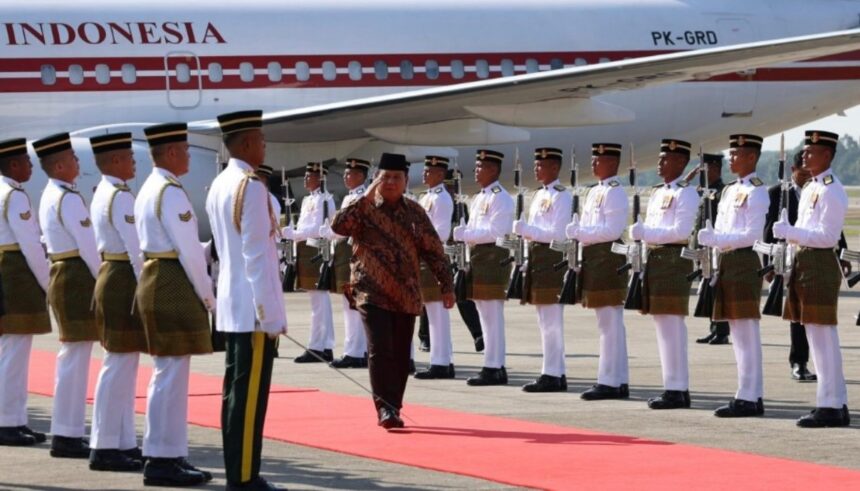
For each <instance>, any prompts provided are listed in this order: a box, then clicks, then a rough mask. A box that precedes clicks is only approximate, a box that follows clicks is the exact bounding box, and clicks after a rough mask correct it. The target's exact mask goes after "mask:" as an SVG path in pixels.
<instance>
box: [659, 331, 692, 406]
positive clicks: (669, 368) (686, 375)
mask: <svg viewBox="0 0 860 491" xmlns="http://www.w3.org/2000/svg"><path fill="white" fill-rule="evenodd" d="M653 317H654V323H655V324H657V348H658V349H659V351H660V365H661V366H662V367H663V388H664V389H666V390H688V389H689V388H690V371H689V366H688V364H687V325H686V324H684V316H682V315H664V314H658V315H655V316H653Z"/></svg>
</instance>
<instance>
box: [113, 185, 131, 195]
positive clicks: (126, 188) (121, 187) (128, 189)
mask: <svg viewBox="0 0 860 491" xmlns="http://www.w3.org/2000/svg"><path fill="white" fill-rule="evenodd" d="M113 187H115V188H116V189H117V190H119V191H125V192H127V193H130V192H131V188H130V187H128V185H127V184H125V183H123V182H120V183H116V184H114V185H113Z"/></svg>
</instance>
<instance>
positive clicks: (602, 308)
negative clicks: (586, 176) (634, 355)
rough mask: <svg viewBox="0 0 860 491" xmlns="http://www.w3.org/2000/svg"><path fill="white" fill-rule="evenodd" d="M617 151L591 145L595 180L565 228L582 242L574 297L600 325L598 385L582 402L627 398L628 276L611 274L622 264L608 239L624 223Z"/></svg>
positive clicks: (609, 145)
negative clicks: (579, 207)
mask: <svg viewBox="0 0 860 491" xmlns="http://www.w3.org/2000/svg"><path fill="white" fill-rule="evenodd" d="M621 150H622V146H621V145H620V144H617V143H595V144H594V145H592V147H591V171H592V173H593V174H594V177H596V178H597V179H598V181H597V184H595V185H594V186H593V187H592V188H591V189H589V191H588V195H587V196H586V198H585V206H584V207H583V208H582V216H581V217H575V218H574V220H573V222H572V223H571V224H570V225H568V226H567V229H566V235H567V237H568V238H570V239H575V240H578V241H579V242H580V244H581V245H582V266H581V269H580V272H579V277H580V286H579V290H580V292H579V295H578V296H579V300H580V301H581V302H582V306H583V307H585V308H588V309H594V313H595V314H596V315H597V328H598V329H600V360H599V362H598V369H597V384H595V385H593V386H592V387H591V388H590V389H588V390H586V391H585V392H583V393H582V395H581V397H582V399H585V400H586V401H592V400H598V399H626V398H628V397H629V396H630V389H629V381H630V379H629V377H630V371H629V368H628V365H627V332H626V329H625V326H624V298H625V294H626V293H627V275H626V274H612V273H611V272H612V271H617V270H618V269H619V268H621V267H622V266H623V265H624V256H621V255H618V254H613V253H612V243H613V242H620V241H621V236H622V235H623V234H624V229H625V228H626V227H627V195H626V194H625V193H624V188H623V187H622V186H621V182H620V181H619V180H618V165H619V162H620V159H621ZM607 272H610V273H607Z"/></svg>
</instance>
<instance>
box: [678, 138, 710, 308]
mask: <svg viewBox="0 0 860 491" xmlns="http://www.w3.org/2000/svg"><path fill="white" fill-rule="evenodd" d="M699 188H700V189H701V190H702V198H701V204H700V205H699V206H700V207H701V208H702V216H701V217H700V219H699V227H698V228H697V229H696V231H694V232H693V235H692V236H691V237H690V243H689V245H688V246H687V247H684V248H683V249H681V257H682V258H684V259H689V260H691V261H693V264H694V268H695V270H694V271H693V272H692V273H690V274H688V275H687V281H693V280H695V279H697V278H701V279H702V281H701V282H699V291H698V295H699V299H698V301H697V302H696V310H695V312H694V314H693V316H694V317H705V318H708V319H710V318H711V315H712V314H713V313H714V299H715V297H714V286H715V285H716V284H717V275H716V274H715V272H714V270H713V266H714V249H713V247H707V246H701V247H700V246H699V240H698V234H697V231H698V230H699V229H701V228H711V224H712V223H713V219H714V217H713V216H712V211H711V200H712V199H713V197H712V196H711V188H710V183H709V182H708V166H707V164H705V155H704V153H703V152H702V147H701V146H699Z"/></svg>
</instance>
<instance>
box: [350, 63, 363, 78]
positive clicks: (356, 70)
mask: <svg viewBox="0 0 860 491" xmlns="http://www.w3.org/2000/svg"><path fill="white" fill-rule="evenodd" d="M349 79H350V80H361V63H360V62H358V61H350V62H349Z"/></svg>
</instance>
